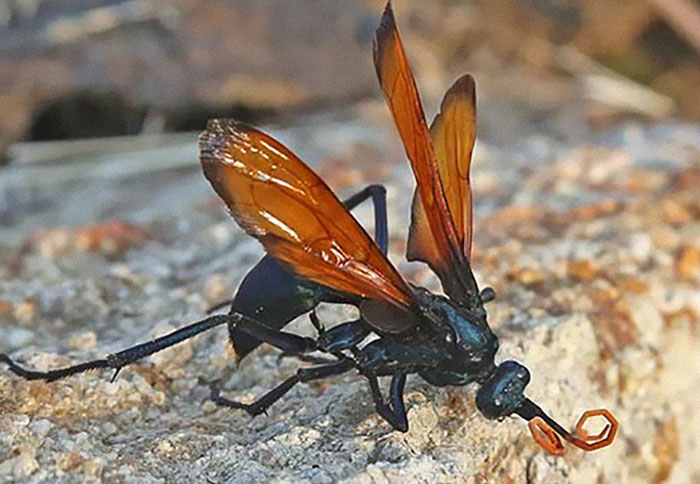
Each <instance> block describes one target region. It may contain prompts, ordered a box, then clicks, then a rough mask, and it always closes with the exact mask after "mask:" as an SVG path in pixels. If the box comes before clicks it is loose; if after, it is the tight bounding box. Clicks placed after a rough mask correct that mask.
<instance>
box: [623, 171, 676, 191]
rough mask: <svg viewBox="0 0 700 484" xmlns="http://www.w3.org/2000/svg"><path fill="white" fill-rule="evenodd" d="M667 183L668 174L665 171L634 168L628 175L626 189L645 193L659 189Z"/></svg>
mask: <svg viewBox="0 0 700 484" xmlns="http://www.w3.org/2000/svg"><path fill="white" fill-rule="evenodd" d="M667 183H668V174H667V173H665V172H650V171H643V170H632V171H630V173H629V174H628V176H627V181H626V183H625V185H624V189H625V190H627V191H628V192H631V193H635V194H640V195H644V194H647V193H650V192H655V191H658V190H659V189H661V188H663V187H664V186H665V185H666V184H667Z"/></svg>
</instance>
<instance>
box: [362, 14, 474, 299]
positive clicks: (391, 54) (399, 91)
mask: <svg viewBox="0 0 700 484" xmlns="http://www.w3.org/2000/svg"><path fill="white" fill-rule="evenodd" d="M374 64H375V67H376V69H377V76H378V77H379V83H380V85H381V88H382V91H383V93H384V97H385V98H386V101H387V103H388V105H389V108H390V109H391V112H392V114H393V117H394V121H395V123H396V126H397V128H398V130H399V134H400V136H401V139H402V141H403V144H404V148H405V150H406V155H407V156H408V159H409V160H410V162H411V167H412V168H413V173H414V175H415V177H416V182H417V185H418V186H417V192H418V194H419V196H420V201H421V204H422V206H423V208H424V211H425V214H426V218H427V227H429V230H430V234H429V235H430V236H431V237H428V234H427V232H426V231H425V229H423V230H422V231H419V232H418V233H417V235H416V236H414V237H415V238H414V244H413V249H414V253H413V254H410V255H414V256H416V257H418V258H420V259H421V260H425V261H426V262H428V264H429V265H430V267H431V268H432V269H433V270H434V271H435V272H436V273H437V275H438V276H439V277H440V280H441V282H442V285H443V288H444V289H445V292H447V293H448V294H449V295H450V297H452V298H454V299H456V300H458V301H460V302H463V303H465V304H472V303H473V302H474V300H475V297H476V295H477V293H478V289H477V286H476V281H475V280H474V276H473V274H472V272H471V268H470V266H469V261H468V258H467V256H466V254H465V252H464V246H465V240H466V237H465V236H464V233H462V234H461V235H460V233H459V232H458V229H457V226H456V225H455V220H454V219H453V217H452V216H451V214H450V208H449V205H448V199H447V197H446V195H445V191H444V188H443V183H444V181H443V180H441V179H440V171H439V167H438V158H437V155H436V153H435V150H434V148H433V145H432V142H431V136H430V132H429V131H428V126H427V123H426V121H425V114H424V113H423V107H422V105H421V102H420V97H419V96H418V90H417V88H416V84H415V81H414V79H413V75H412V74H411V69H410V67H409V66H408V61H407V59H406V54H405V52H404V50H403V46H402V45H401V38H400V37H399V32H398V30H397V28H396V21H395V20H394V14H393V12H392V9H391V2H389V3H387V6H386V10H385V11H384V15H383V16H382V20H381V23H380V25H379V27H378V29H377V34H376V39H375V44H374ZM450 111H452V110H450ZM447 116H448V115H445V117H447ZM450 117H451V116H450ZM448 124H450V123H448ZM443 130H444V129H443ZM443 130H440V129H438V131H443ZM441 149H443V150H445V152H448V151H449V150H450V149H451V147H450V145H449V143H448V144H445V145H444V146H441ZM463 219H464V220H465V222H466V218H463ZM469 219H471V217H469ZM419 223H420V221H419ZM464 225H465V226H466V225H471V224H470V223H469V224H467V223H465V224H464ZM420 238H422V239H423V240H422V241H419V239H420ZM469 240H470V239H469ZM419 247H420V248H422V250H421V249H420V248H419Z"/></svg>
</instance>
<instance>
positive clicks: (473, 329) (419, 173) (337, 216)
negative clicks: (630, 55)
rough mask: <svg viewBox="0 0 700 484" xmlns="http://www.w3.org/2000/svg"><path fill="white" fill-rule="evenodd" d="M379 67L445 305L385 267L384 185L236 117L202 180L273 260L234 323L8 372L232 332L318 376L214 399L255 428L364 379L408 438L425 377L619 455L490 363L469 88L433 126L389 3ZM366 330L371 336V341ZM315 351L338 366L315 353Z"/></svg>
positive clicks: (415, 241)
mask: <svg viewBox="0 0 700 484" xmlns="http://www.w3.org/2000/svg"><path fill="white" fill-rule="evenodd" d="M374 63H375V67H376V70H377V75H378V77H379V82H380V85H381V89H382V91H383V93H384V97H385V98H386V101H387V103H388V105H389V108H390V110H391V112H392V114H393V117H394V121H395V123H396V126H397V128H398V131H399V134H400V136H401V139H402V141H403V144H404V148H405V151H406V154H407V157H408V159H409V161H410V163H411V167H412V169H413V173H414V175H415V178H416V182H417V188H416V191H415V193H414V198H413V208H412V220H411V226H410V232H409V239H408V250H407V258H408V259H409V260H415V261H422V262H425V263H427V264H428V266H429V267H430V268H431V269H432V270H433V272H435V274H437V276H438V277H439V279H440V281H441V283H442V287H443V289H444V292H445V294H446V296H441V295H437V294H433V293H431V292H429V291H428V290H427V289H424V288H422V287H416V286H413V285H411V284H409V283H407V282H406V281H405V280H404V279H403V278H402V277H401V275H400V274H399V273H398V271H397V270H396V269H395V268H394V266H393V265H392V264H391V263H390V262H389V260H388V259H387V257H386V252H387V239H388V236H387V214H386V200H385V191H384V188H383V187H382V186H378V185H372V186H369V187H367V188H365V189H364V190H362V191H361V192H359V193H357V194H356V195H354V196H352V197H350V198H349V199H347V200H346V201H345V202H340V201H339V200H338V198H336V196H335V195H334V194H333V193H332V192H331V190H330V189H329V188H328V186H327V185H326V184H325V183H324V182H323V180H321V179H320V178H319V177H318V176H317V175H316V174H315V173H314V172H313V171H312V170H311V169H310V168H309V167H308V166H306V165H305V164H304V163H303V162H302V161H301V160H299V159H298V158H297V157H296V156H295V155H294V154H293V153H292V152H291V151H290V150H289V149H287V148H286V147H284V146H282V145H281V144H280V143H279V142H277V141H275V140H274V139H272V138H271V137H269V136H267V135H266V134H264V133H262V132H260V131H258V130H256V129H254V128H251V127H248V126H245V125H243V124H241V123H238V122H235V121H233V120H224V119H215V120H211V121H210V122H209V123H208V125H207V129H206V131H204V132H203V133H202V134H201V135H200V137H199V148H200V161H201V164H202V168H203V170H204V174H205V176H206V178H207V179H208V180H209V182H210V183H211V185H212V186H213V188H214V190H215V191H216V192H217V193H218V195H219V196H220V197H221V198H222V199H223V200H224V201H225V203H226V205H227V206H228V209H229V211H230V213H231V215H232V216H233V218H234V219H235V220H236V222H238V224H239V225H240V226H241V227H242V228H243V229H245V231H246V232H247V233H248V234H249V235H251V236H253V237H255V238H256V239H258V240H259V241H260V242H261V243H262V245H263V247H264V248H265V250H266V252H267V255H266V256H265V257H264V258H263V259H262V260H260V262H258V264H257V265H256V266H255V267H254V268H253V269H252V270H251V271H250V272H249V273H248V274H247V275H246V277H245V279H244V280H243V282H242V284H241V286H240V288H239V289H238V292H237V293H236V296H235V298H234V299H233V300H232V301H230V302H231V310H230V312H229V314H218V315H212V316H210V317H208V318H206V319H204V320H202V321H199V322H196V323H194V324H191V325H189V326H186V327H184V328H182V329H179V330H177V331H174V332H172V333H170V334H168V335H165V336H163V337H160V338H157V339H155V340H153V341H150V342H147V343H143V344H140V345H137V346H134V347H132V348H128V349H126V350H123V351H120V352H118V353H115V354H111V355H109V356H107V357H106V358H105V359H101V360H95V361H90V362H87V363H82V364H78V365H75V366H72V367H68V368H63V369H57V370H51V371H46V372H39V371H31V370H27V369H25V368H23V367H21V366H19V365H18V364H17V363H15V362H14V361H13V360H11V359H10V358H9V357H8V356H7V355H0V361H4V362H5V363H6V364H7V365H9V368H10V370H11V371H12V372H14V373H15V374H17V375H19V376H21V377H23V378H26V379H43V380H46V381H53V380H57V379H59V378H63V377H66V376H68V375H73V374H76V373H81V372H84V371H86V370H92V369H98V368H112V369H115V370H116V372H118V371H119V370H120V369H121V368H122V367H124V366H125V365H128V364H130V363H132V362H134V361H136V360H138V359H140V358H143V357H145V356H147V355H150V354H153V353H155V352H157V351H160V350H162V349H164V348H167V347H169V346H172V345H174V344H176V343H179V342H181V341H183V340H185V339H187V338H190V337H192V336H194V335H196V334H199V333H201V332H203V331H206V330H208V329H210V328H213V327H215V326H219V325H222V324H227V325H228V329H229V335H230V340H231V343H232V344H233V346H234V348H235V350H236V354H237V357H238V358H239V359H240V358H243V357H244V356H246V355H247V354H248V353H250V352H251V351H252V350H253V349H255V348H256V347H257V346H258V345H260V344H261V343H262V342H266V343H269V344H271V345H272V346H274V347H277V348H278V349H280V350H282V351H283V352H284V353H286V354H291V355H296V356H299V357H300V358H301V359H307V360H309V361H313V362H316V363H317V364H316V365H315V366H310V367H304V368H300V369H299V370H298V371H297V372H296V374H294V375H293V376H291V377H289V378H288V379H286V380H285V381H283V382H282V383H281V384H279V385H278V386H277V387H275V388H274V389H272V390H271V391H269V392H268V393H266V394H265V395H263V396H262V397H261V398H259V399H258V400H256V401H255V402H253V403H250V404H245V403H241V402H237V401H234V400H230V399H227V398H225V397H223V396H221V395H220V393H219V390H218V388H213V389H212V399H213V400H214V401H215V402H216V403H217V404H219V405H223V406H226V407H231V408H236V409H242V410H245V411H246V412H248V413H249V414H250V415H258V414H260V413H262V412H264V411H265V410H266V409H267V408H268V407H269V406H270V405H272V404H273V403H274V402H275V401H277V400H278V399H279V398H281V397H282V396H283V395H284V394H285V393H287V392H288V391H289V390H290V389H291V388H292V387H293V386H294V385H296V384H297V383H299V382H306V381H310V380H315V379H320V378H325V377H330V376H333V375H339V374H341V373H345V372H348V371H350V370H353V369H354V370H357V371H359V373H360V374H362V375H363V376H364V377H365V378H367V380H368V382H369V386H370V389H371V394H372V398H373V399H374V403H375V406H376V409H377V411H378V413H379V414H380V415H381V416H382V417H383V418H384V419H385V420H386V421H387V422H389V424H391V426H392V427H393V428H394V429H396V430H400V431H402V432H405V431H407V430H408V420H407V415H406V410H405V407H404V402H403V391H404V385H405V383H406V376H407V375H408V374H413V373H417V374H418V375H420V376H421V377H422V378H423V379H425V380H426V381H428V382H429V383H431V384H433V385H437V386H446V385H467V384H470V383H476V384H478V385H479V386H480V387H479V389H478V392H477V394H476V406H477V408H478V409H479V410H480V411H481V413H482V414H483V415H484V416H485V417H487V418H489V419H500V418H502V417H506V416H509V415H512V414H516V415H519V416H520V417H522V418H523V419H525V420H527V421H528V422H529V428H530V431H531V432H532V435H533V437H534V438H535V440H536V441H537V442H538V443H539V444H540V445H541V446H542V447H544V448H545V449H546V450H547V451H549V452H550V453H553V454H557V455H561V454H563V452H564V447H563V445H562V442H561V439H560V437H563V438H564V439H565V440H567V441H568V442H570V443H572V444H573V445H575V446H576V447H579V448H581V449H583V450H587V451H588V450H594V449H598V448H601V447H605V446H607V445H609V444H610V443H612V441H613V439H614V437H615V434H616V432H617V428H618V424H617V421H616V420H615V418H614V417H613V416H612V414H611V413H610V412H609V411H607V410H592V411H587V412H585V413H584V414H583V415H582V417H581V419H580V420H579V422H578V423H577V425H576V430H575V432H574V433H570V432H568V431H567V430H565V429H564V428H563V427H562V426H561V425H559V424H558V423H557V422H556V421H554V420H553V419H552V418H550V417H549V416H548V415H547V414H546V413H545V412H544V411H543V410H542V409H541V408H540V407H539V406H538V405H537V404H535V403H534V402H533V401H532V400H530V399H529V398H527V397H526V396H525V395H524V394H523V392H524V389H525V387H526V386H527V384H528V383H529V381H530V373H529V371H528V370H527V368H525V367H524V366H523V365H521V364H520V363H517V362H515V361H505V362H502V363H501V364H499V365H497V364H496V363H495V362H494V357H495V354H496V352H497V350H498V339H497V337H496V336H495V335H494V334H493V332H492V331H491V329H490V328H489V325H488V323H487V321H486V316H487V314H486V310H485V309H484V303H486V302H488V301H490V300H491V299H493V298H494V297H495V293H494V291H493V290H492V289H491V288H485V289H483V290H481V291H480V290H479V287H478V285H477V283H476V280H475V278H474V275H473V273H472V270H471V267H470V263H469V259H470V254H471V245H472V198H471V189H470V185H469V166H470V162H471V153H472V148H473V146H474V140H475V116H476V100H475V84H474V80H473V78H472V77H471V76H470V75H464V76H463V77H461V78H459V79H458V80H457V81H456V82H455V83H454V85H453V86H452V87H451V88H450V89H449V90H448V91H447V93H446V95H445V97H444V100H443V101H442V105H441V108H440V112H439V114H438V115H437V116H436V118H435V120H434V121H433V123H432V126H431V127H430V128H428V125H427V123H426V120H425V115H424V113H423V108H422V105H421V102H420V99H419V96H418V91H417V88H416V85H415V82H414V79H413V76H412V74H411V71H410V68H409V65H408V62H407V59H406V55H405V53H404V49H403V46H402V44H401V39H400V37H399V32H398V30H397V27H396V23H395V20H394V15H393V12H392V9H391V4H390V3H388V4H387V6H386V9H385V11H384V14H383V16H382V19H381V23H380V25H379V27H378V29H377V32H376V38H375V44H374ZM369 198H371V199H372V201H373V203H374V213H375V222H376V224H375V225H376V227H375V231H376V233H375V238H374V240H373V239H372V238H370V236H369V235H368V234H367V233H366V232H365V230H364V229H363V228H362V227H361V226H360V225H359V224H358V222H357V221H356V220H355V219H354V218H353V217H352V215H350V213H349V212H348V210H350V209H352V208H353V207H355V206H356V205H358V204H359V203H361V202H363V201H364V200H367V199H369ZM320 302H331V303H349V304H353V305H355V306H357V307H358V308H359V310H360V317H359V318H358V319H357V320H354V321H349V322H346V323H343V324H339V325H337V326H334V327H332V328H330V329H324V327H323V326H322V325H321V323H320V322H319V321H318V318H317V317H316V314H315V312H314V308H315V307H316V306H317V305H318V304H319V303H320ZM305 313H309V315H310V318H311V321H312V323H313V324H314V325H315V327H316V328H317V330H318V333H319V335H318V337H317V338H309V337H302V336H298V335H295V334H292V333H289V332H285V331H282V329H283V327H284V326H285V325H286V324H287V323H289V322H290V321H292V320H293V319H295V318H296V317H297V316H300V315H302V314H305ZM370 333H374V334H375V335H376V336H377V338H376V339H374V340H373V341H371V342H369V343H366V344H362V343H363V342H365V340H366V339H367V338H368V337H369V335H370ZM313 352H324V353H327V354H328V355H330V357H331V358H323V359H321V358H318V357H315V356H313V355H310V353H313ZM114 376H115V377H116V373H115V375H114ZM380 376H391V383H390V394H389V399H388V401H387V400H385V398H384V396H383V395H382V393H381V390H380V387H379V383H378V377H380ZM591 416H602V417H604V418H605V419H606V420H607V423H606V425H605V427H604V428H603V430H602V431H601V432H600V433H599V434H597V435H588V434H587V433H586V432H585V430H584V428H583V427H584V424H585V422H586V420H587V419H588V418H589V417H591Z"/></svg>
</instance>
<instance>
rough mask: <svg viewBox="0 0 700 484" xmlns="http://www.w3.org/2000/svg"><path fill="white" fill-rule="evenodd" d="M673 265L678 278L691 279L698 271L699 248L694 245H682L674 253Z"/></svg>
mask: <svg viewBox="0 0 700 484" xmlns="http://www.w3.org/2000/svg"><path fill="white" fill-rule="evenodd" d="M673 265H674V269H675V270H676V275H677V276H678V278H679V279H680V280H682V281H689V280H692V279H693V278H694V277H695V276H696V275H697V274H698V272H699V271H700V249H698V248H697V247H694V246H685V247H682V248H681V249H680V250H679V251H678V253H677V254H676V258H675V260H674V264H673Z"/></svg>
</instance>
